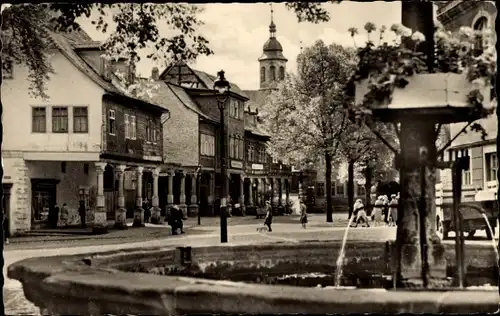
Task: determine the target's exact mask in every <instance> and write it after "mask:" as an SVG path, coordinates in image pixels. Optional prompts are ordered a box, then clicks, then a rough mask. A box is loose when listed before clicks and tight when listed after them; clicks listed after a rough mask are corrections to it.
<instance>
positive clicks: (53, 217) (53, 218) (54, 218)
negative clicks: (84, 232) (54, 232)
mask: <svg viewBox="0 0 500 316" xmlns="http://www.w3.org/2000/svg"><path fill="white" fill-rule="evenodd" d="M58 221H59V206H58V205H57V203H55V204H54V206H53V207H52V211H51V210H49V225H50V227H51V228H57V222H58Z"/></svg>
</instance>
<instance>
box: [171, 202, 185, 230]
mask: <svg viewBox="0 0 500 316" xmlns="http://www.w3.org/2000/svg"><path fill="white" fill-rule="evenodd" d="M182 218H183V214H182V210H181V209H180V208H179V206H178V205H174V206H173V207H172V208H171V209H170V216H169V217H168V223H169V225H170V226H171V227H172V235H178V234H179V233H181V234H184V229H183V228H184V224H183V222H182ZM179 230H180V232H179Z"/></svg>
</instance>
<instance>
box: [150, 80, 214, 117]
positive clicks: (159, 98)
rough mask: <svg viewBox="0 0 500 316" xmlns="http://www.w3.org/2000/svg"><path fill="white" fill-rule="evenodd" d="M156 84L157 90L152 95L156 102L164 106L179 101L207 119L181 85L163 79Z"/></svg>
mask: <svg viewBox="0 0 500 316" xmlns="http://www.w3.org/2000/svg"><path fill="white" fill-rule="evenodd" d="M156 84H158V90H157V91H156V92H155V94H154V95H153V100H154V101H155V102H156V103H158V104H163V105H165V106H168V105H169V104H173V103H181V104H182V105H183V106H185V107H187V108H188V109H190V110H191V111H193V112H195V113H197V114H198V115H200V116H201V117H203V118H205V119H209V117H208V116H207V115H206V114H204V113H203V112H202V111H201V109H200V108H199V107H198V105H197V104H196V103H195V102H194V101H193V100H192V99H191V98H190V97H189V95H188V94H187V93H186V91H184V89H183V88H182V87H180V86H177V85H174V84H171V83H167V82H164V81H157V82H156Z"/></svg>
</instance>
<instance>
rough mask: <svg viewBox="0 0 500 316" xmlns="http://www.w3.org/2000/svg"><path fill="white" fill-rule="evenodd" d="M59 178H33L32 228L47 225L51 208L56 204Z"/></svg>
mask: <svg viewBox="0 0 500 316" xmlns="http://www.w3.org/2000/svg"><path fill="white" fill-rule="evenodd" d="M58 182H59V180H54V179H31V222H32V228H39V227H41V226H46V225H47V224H48V220H49V209H50V207H52V206H54V205H55V204H56V192H57V190H56V186H57V183H58Z"/></svg>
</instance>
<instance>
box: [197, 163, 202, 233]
mask: <svg viewBox="0 0 500 316" xmlns="http://www.w3.org/2000/svg"><path fill="white" fill-rule="evenodd" d="M200 176H201V165H198V168H196V196H197V197H198V225H201V217H200V211H201V209H200V206H201V205H200V200H201V199H200Z"/></svg>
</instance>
